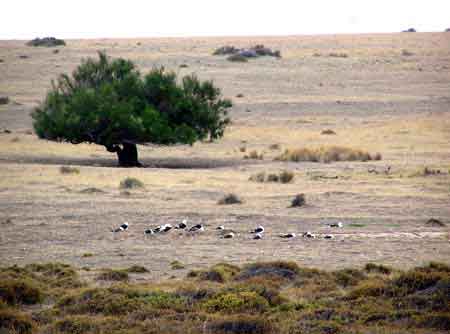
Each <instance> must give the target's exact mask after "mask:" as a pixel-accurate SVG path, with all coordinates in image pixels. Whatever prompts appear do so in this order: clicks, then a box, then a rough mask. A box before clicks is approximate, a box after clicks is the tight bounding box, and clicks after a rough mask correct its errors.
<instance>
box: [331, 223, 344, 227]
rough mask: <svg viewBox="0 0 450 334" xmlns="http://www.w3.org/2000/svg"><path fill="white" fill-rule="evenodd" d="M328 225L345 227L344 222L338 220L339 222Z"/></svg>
mask: <svg viewBox="0 0 450 334" xmlns="http://www.w3.org/2000/svg"><path fill="white" fill-rule="evenodd" d="M328 226H329V227H338V228H341V227H344V224H343V223H342V222H337V223H331V224H328Z"/></svg>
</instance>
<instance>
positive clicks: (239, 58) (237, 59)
mask: <svg viewBox="0 0 450 334" xmlns="http://www.w3.org/2000/svg"><path fill="white" fill-rule="evenodd" d="M227 60H228V61H232V62H238V63H246V62H248V59H247V57H245V56H243V55H240V54H234V55H231V56H229V57H228V58H227Z"/></svg>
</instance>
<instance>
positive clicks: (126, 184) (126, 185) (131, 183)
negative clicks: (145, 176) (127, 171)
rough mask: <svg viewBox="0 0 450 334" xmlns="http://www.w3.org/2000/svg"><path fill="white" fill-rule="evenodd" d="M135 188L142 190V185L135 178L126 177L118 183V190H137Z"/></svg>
mask: <svg viewBox="0 0 450 334" xmlns="http://www.w3.org/2000/svg"><path fill="white" fill-rule="evenodd" d="M137 188H144V183H143V182H142V181H141V180H139V179H137V178H135V177H127V178H125V179H123V180H122V181H121V182H120V189H137Z"/></svg>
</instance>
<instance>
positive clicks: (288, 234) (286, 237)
mask: <svg viewBox="0 0 450 334" xmlns="http://www.w3.org/2000/svg"><path fill="white" fill-rule="evenodd" d="M296 236H297V235H296V234H295V233H286V234H281V235H280V238H285V239H291V238H295V237H296Z"/></svg>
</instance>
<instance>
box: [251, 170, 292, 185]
mask: <svg viewBox="0 0 450 334" xmlns="http://www.w3.org/2000/svg"><path fill="white" fill-rule="evenodd" d="M249 180H250V181H253V182H259V183H264V182H275V183H291V182H292V181H293V180H294V173H293V172H291V171H288V170H283V171H281V172H279V173H266V172H260V173H257V174H254V175H252V176H250V178H249Z"/></svg>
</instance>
